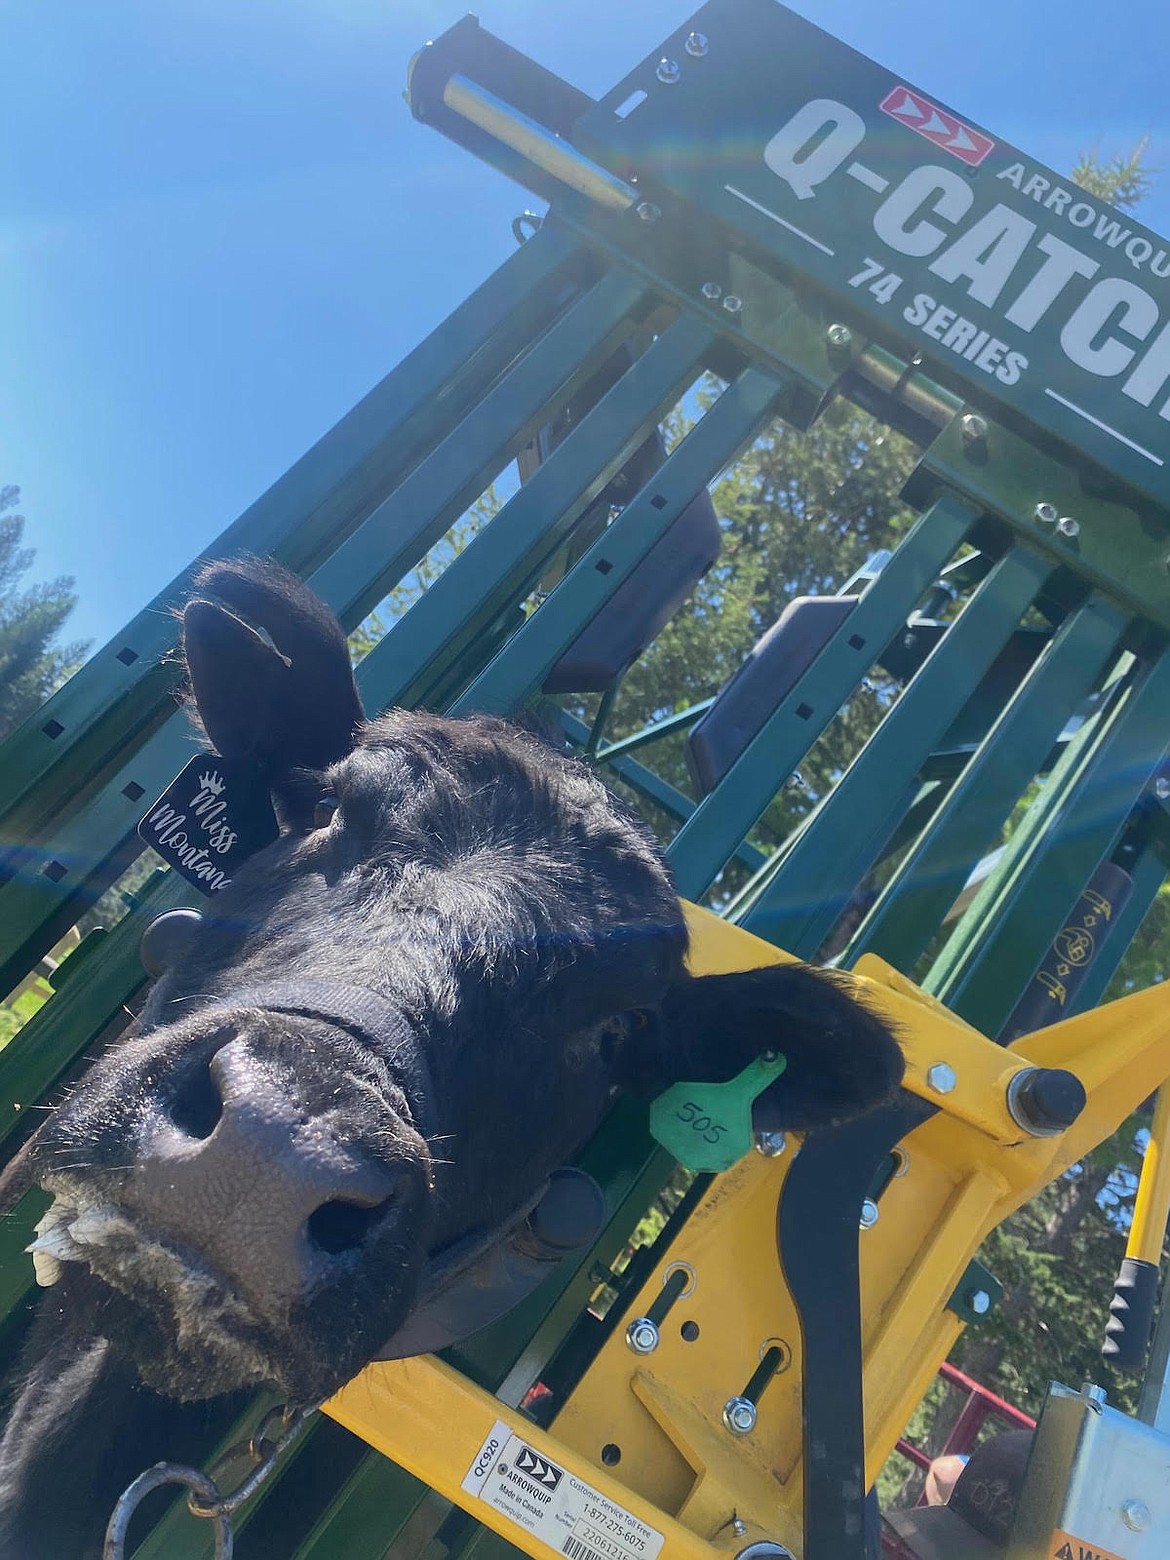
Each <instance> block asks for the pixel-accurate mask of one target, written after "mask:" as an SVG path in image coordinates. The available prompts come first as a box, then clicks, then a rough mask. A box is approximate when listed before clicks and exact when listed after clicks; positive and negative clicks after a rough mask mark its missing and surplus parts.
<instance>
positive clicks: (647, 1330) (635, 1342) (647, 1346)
mask: <svg viewBox="0 0 1170 1560" xmlns="http://www.w3.org/2000/svg"><path fill="white" fill-rule="evenodd" d="M626 1347H627V1348H628V1349H629V1350H630V1351H631V1353H633V1354H653V1353H654V1351H655V1349H656V1348H657V1347H658V1328H657V1326H656V1325H655V1323H654V1322H652V1321H651V1320H650V1318H649V1317H648V1316H636V1317H635V1318H634V1320H633V1321H632V1322H631V1323H630V1325H629V1326H628V1327H627V1328H626Z"/></svg>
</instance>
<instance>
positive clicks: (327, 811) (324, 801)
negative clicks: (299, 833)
mask: <svg viewBox="0 0 1170 1560" xmlns="http://www.w3.org/2000/svg"><path fill="white" fill-rule="evenodd" d="M340 806H341V803H340V802H339V801H338V800H337V798H336V797H335V796H323V797H322V798H321V800H320V801H319V802H318V803H317V805H316V807H314V808H313V827H314V828H315V829H327V828H328V827H329V825H330V824H331V823H332V822H333V815H334V813H335V812H336V811H337V809H338V808H339V807H340Z"/></svg>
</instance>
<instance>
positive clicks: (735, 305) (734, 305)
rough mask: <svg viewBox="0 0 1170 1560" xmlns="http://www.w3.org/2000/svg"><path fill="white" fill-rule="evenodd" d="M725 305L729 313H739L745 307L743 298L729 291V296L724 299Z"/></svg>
mask: <svg viewBox="0 0 1170 1560" xmlns="http://www.w3.org/2000/svg"><path fill="white" fill-rule="evenodd" d="M723 307H724V308H725V309H726V310H727V312H728V314H738V313H739V311H740V310H741V309H742V308H743V299H742V298H737V297H736V296H735V294H734V293H728V294H727V297H726V298H724V300H723Z"/></svg>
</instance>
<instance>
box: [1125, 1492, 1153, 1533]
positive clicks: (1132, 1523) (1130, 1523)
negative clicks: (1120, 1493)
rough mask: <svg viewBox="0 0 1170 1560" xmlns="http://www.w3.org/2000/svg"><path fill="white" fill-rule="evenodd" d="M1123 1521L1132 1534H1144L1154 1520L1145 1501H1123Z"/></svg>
mask: <svg viewBox="0 0 1170 1560" xmlns="http://www.w3.org/2000/svg"><path fill="white" fill-rule="evenodd" d="M1121 1520H1122V1521H1123V1522H1124V1523H1125V1525H1126V1527H1127V1528H1129V1530H1130V1532H1131V1533H1144V1532H1145V1530H1146V1529H1147V1528H1148V1527H1149V1525H1150V1522H1151V1521H1152V1520H1153V1519H1152V1518H1151V1516H1150V1508H1149V1507H1148V1506H1147V1505H1146V1503H1145V1501H1144V1500H1123V1501H1122V1503H1121Z"/></svg>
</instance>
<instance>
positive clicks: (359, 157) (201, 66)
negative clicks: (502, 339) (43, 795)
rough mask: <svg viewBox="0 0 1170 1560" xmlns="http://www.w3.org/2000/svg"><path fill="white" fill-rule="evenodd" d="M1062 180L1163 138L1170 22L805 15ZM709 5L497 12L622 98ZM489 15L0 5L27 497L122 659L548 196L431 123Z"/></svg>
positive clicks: (1155, 145)
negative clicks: (457, 37) (1095, 157)
mask: <svg viewBox="0 0 1170 1560" xmlns="http://www.w3.org/2000/svg"><path fill="white" fill-rule="evenodd" d="M795 8H796V9H797V10H799V11H801V12H802V13H803V14H804V15H806V16H808V17H809V18H810V19H812V20H813V21H815V22H817V23H818V24H819V25H820V26H822V27H824V28H826V29H827V30H828V31H830V32H832V33H834V34H835V35H836V36H838V37H840V38H842V39H843V40H844V41H846V42H847V43H849V44H851V45H852V46H854V47H855V48H858V49H860V50H861V51H862V52H863V53H866V54H869V55H871V56H873V57H874V58H875V59H878V60H880V61H881V62H882V63H883V64H886V65H889V66H890V67H891V68H893V69H895V70H897V71H900V72H901V73H902V74H904V75H905V77H906V78H907V79H908V80H909V81H910V82H912V83H914V84H916V85H918V86H921V87H922V88H924V89H925V90H926V91H928V92H931V93H933V94H935V95H936V96H938V97H939V98H941V99H943V100H944V101H946V102H949V103H951V104H952V105H953V106H954V107H955V108H957V109H958V110H960V111H961V112H963V113H966V114H967V115H969V116H970V117H971V118H972V119H974V120H976V121H977V122H980V123H982V124H984V125H986V126H987V127H988V128H989V129H990V130H991V131H992V132H993V133H995V134H997V135H999V136H1002V137H1003V138H1004V139H1005V140H1009V141H1013V142H1015V143H1016V144H1017V145H1019V146H1021V147H1022V148H1023V149H1024V150H1025V151H1026V152H1028V153H1030V154H1031V155H1032V156H1034V157H1036V158H1037V159H1039V160H1040V161H1042V162H1045V163H1048V164H1049V165H1051V166H1054V167H1056V168H1058V169H1063V168H1067V167H1068V166H1069V164H1070V163H1071V162H1072V160H1073V159H1074V157H1075V155H1076V152H1077V151H1078V149H1080V148H1082V147H1085V146H1088V145H1091V144H1092V143H1093V142H1094V141H1096V140H1098V139H1099V140H1100V141H1101V142H1102V144H1103V146H1104V147H1105V148H1106V149H1110V150H1111V149H1117V148H1121V147H1126V146H1128V145H1130V144H1132V143H1133V141H1135V140H1136V139H1137V137H1138V136H1140V135H1142V134H1146V133H1148V134H1149V135H1150V137H1151V158H1152V161H1153V162H1154V163H1155V164H1161V165H1164V166H1165V167H1166V168H1167V172H1166V173H1165V174H1163V176H1162V178H1161V179H1160V180H1159V181H1158V183H1157V185H1156V188H1155V191H1154V193H1153V195H1152V197H1151V198H1150V199H1149V200H1148V201H1147V202H1146V204H1145V206H1144V207H1143V209H1142V212H1141V216H1142V218H1143V220H1144V221H1145V222H1146V223H1147V224H1148V225H1149V226H1151V227H1153V228H1155V229H1156V230H1158V231H1159V232H1162V233H1167V232H1170V95H1168V94H1167V92H1166V88H1165V80H1166V74H1167V68H1168V66H1170V8H1167V7H1166V6H1165V4H1164V0H1128V3H1127V4H1125V5H1123V6H1118V5H1113V6H1103V5H1092V6H1090V5H1087V4H1085V3H1084V0H1065V3H1058V0H1029V3H1026V4H1024V3H1021V0H980V3H979V4H968V5H959V4H956V3H955V0H947V3H945V4H944V3H941V0H936V3H934V4H927V3H925V0H871V3H869V4H858V3H853V4H848V3H845V0H799V3H798V4H797V5H796V7H795ZM695 9H697V5H691V4H688V3H687V0H481V4H480V7H479V12H478V14H479V16H480V18H481V20H482V22H483V24H484V26H485V27H487V28H489V29H490V30H491V31H493V32H495V33H497V34H499V35H500V36H501V37H503V38H505V39H506V40H508V41H509V42H510V43H512V44H514V45H516V46H517V47H519V48H521V49H523V50H524V51H525V52H526V53H528V54H530V55H532V56H533V57H534V58H536V59H537V60H539V61H540V62H541V63H543V64H545V65H547V66H549V67H550V68H551V69H553V70H555V71H556V72H557V73H558V74H560V75H562V76H564V77H566V78H567V79H568V80H570V81H571V82H573V83H574V84H575V85H577V86H579V87H582V88H584V89H585V90H586V91H588V92H589V93H591V94H593V95H594V96H598V95H600V94H601V93H602V92H604V91H605V90H606V89H607V88H608V87H610V86H611V85H613V84H614V82H616V81H617V80H618V79H619V78H620V77H621V76H622V75H624V74H625V72H626V71H627V70H628V69H629V68H630V67H631V66H632V65H634V64H635V63H636V62H637V61H638V60H639V59H640V58H641V57H642V56H643V55H644V54H645V53H647V52H648V51H649V50H650V49H651V48H653V47H654V45H655V44H656V43H657V42H659V41H660V39H661V38H662V37H664V36H665V35H666V34H667V33H668V32H669V31H671V30H672V29H673V28H674V27H676V26H677V25H678V24H679V23H680V22H681V21H683V20H684V19H685V18H686V17H687V16H688V15H690V14H691V12H692V11H693V10H695ZM463 10H464V6H463V5H461V4H460V3H459V0H279V3H277V0H246V3H241V0H232V3H227V0H103V3H102V4H100V5H97V4H92V3H90V0H0V43H2V47H3V58H4V62H5V70H4V90H3V93H2V94H0V260H2V267H0V351H2V354H3V356H2V361H3V365H4V371H3V373H2V374H0V484H3V483H5V482H15V483H19V484H20V486H21V487H22V488H23V490H24V501H23V508H24V511H25V513H26V515H27V517H28V540H29V541H30V542H31V543H32V544H33V545H34V546H35V547H36V548H37V550H38V559H37V564H36V573H37V575H38V576H40V577H43V576H47V575H51V574H56V573H59V572H68V573H71V574H74V575H75V576H76V579H77V589H78V593H79V596H80V605H79V608H78V610H77V613H76V615H75V620H74V624H73V627H74V630H75V631H76V632H77V633H79V634H81V635H84V636H86V637H90V638H93V639H94V640H95V641H97V642H99V643H100V642H101V641H104V640H105V639H106V638H108V637H110V636H111V635H112V634H113V633H114V632H115V631H116V630H117V628H118V626H119V625H120V624H121V623H122V622H123V621H125V620H126V619H127V618H128V617H130V616H131V615H132V614H133V613H134V612H135V611H136V610H137V609H138V608H139V607H141V606H142V605H143V604H144V603H145V601H146V600H147V599H148V598H149V597H150V596H151V595H153V594H154V593H155V592H156V591H157V590H159V589H160V588H161V587H162V586H163V585H165V583H166V582H167V580H168V579H170V578H171V576H172V575H174V574H175V573H177V572H178V570H179V569H180V568H181V567H182V566H183V565H184V564H185V563H186V562H187V561H188V560H189V559H190V558H191V557H193V556H194V555H195V554H196V553H198V552H200V551H202V550H203V549H205V548H206V547H207V545H208V544H209V543H210V542H211V540H212V539H213V538H214V537H215V536H216V534H217V533H218V532H219V531H220V530H222V529H223V527H224V526H226V525H227V524H229V523H230V521H231V520H233V519H234V518H235V516H236V515H237V514H238V513H239V512H240V510H242V509H243V508H244V507H245V506H246V505H247V504H248V503H249V502H250V501H251V500H252V499H253V498H254V497H255V496H256V495H257V494H258V493H260V492H261V491H262V490H263V489H264V488H265V487H267V486H268V485H269V483H270V482H272V481H273V480H274V479H275V478H276V477H277V476H279V475H280V473H281V472H282V471H283V470H284V469H285V468H286V467H287V466H288V465H290V464H291V462H292V461H293V460H295V459H296V458H297V456H299V455H300V454H301V453H302V452H303V451H304V450H305V449H306V448H307V447H308V445H309V444H311V443H312V442H313V441H314V440H315V439H316V438H317V437H318V436H319V435H320V434H321V433H322V432H324V430H325V429H326V428H328V427H329V426H330V425H331V424H332V423H333V422H334V421H336V419H337V418H338V417H340V416H341V415H342V414H343V413H344V412H345V411H346V410H347V409H348V408H349V407H350V406H351V405H352V404H353V403H354V401H356V400H357V399H358V398H359V397H360V396H361V395H362V394H363V393H364V392H365V391H366V390H367V389H369V387H370V386H371V385H372V384H373V383H375V382H376V381H377V380H378V379H379V378H381V376H382V375H383V374H385V373H386V372H387V371H388V370H389V369H390V368H392V367H393V366H394V364H395V363H396V362H397V361H398V360H399V359H400V358H401V357H402V356H403V355H404V354H405V353H406V352H407V351H409V350H410V348H411V347H412V346H414V345H415V344H416V342H418V341H419V340H420V339H421V338H422V337H423V336H424V335H425V334H426V333H427V332H428V331H429V330H430V329H431V328H432V327H433V326H434V325H435V324H437V323H438V322H439V321H440V320H441V319H442V318H443V317H444V316H445V315H446V314H447V313H449V312H450V310H451V309H452V308H454V307H455V305H456V304H457V303H459V301H460V300H461V299H462V298H463V297H464V296H465V295H466V294H467V293H468V292H469V291H470V290H471V288H472V287H474V286H475V285H476V284H477V283H478V282H479V281H481V280H482V279H483V277H484V276H486V275H487V273H488V272H489V270H491V269H492V268H493V267H494V266H495V265H497V264H498V263H500V262H501V261H502V260H503V259H505V258H506V257H507V255H508V254H509V253H510V252H511V251H512V249H513V247H514V245H513V240H512V237H511V234H510V231H509V224H510V221H511V218H512V217H513V216H514V215H515V214H516V213H517V212H519V211H520V210H522V209H523V207H524V205H525V204H526V203H530V201H529V200H528V198H527V197H526V196H525V194H524V192H523V191H521V190H520V189H519V188H517V187H516V186H513V185H511V184H509V183H508V182H507V181H506V180H504V179H503V178H501V177H500V176H499V175H497V174H495V173H494V172H492V171H491V170H490V169H488V168H486V167H485V166H483V165H482V164H480V163H478V162H477V161H476V160H475V159H474V158H472V157H471V156H470V155H469V154H467V153H465V152H462V151H461V150H459V149H458V148H456V147H454V146H452V145H450V144H449V143H448V142H446V141H444V140H443V139H442V138H441V137H439V136H438V135H436V134H435V133H434V132H433V131H428V130H426V129H425V128H423V127H421V126H418V125H416V124H415V123H414V122H413V121H412V120H411V118H410V115H409V112H408V110H407V109H406V107H405V105H404V104H403V102H402V100H401V89H402V86H403V83H404V79H405V71H406V66H407V63H408V61H409V59H410V57H411V55H412V54H413V53H414V51H415V50H416V49H417V48H418V47H419V45H420V44H422V43H423V42H424V41H425V40H426V39H427V38H428V37H433V36H434V35H435V34H437V33H439V32H441V31H442V30H443V29H444V28H445V27H447V26H449V25H450V24H451V23H452V22H453V21H455V20H457V19H458V17H459V16H460V15H461V14H462V12H463Z"/></svg>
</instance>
